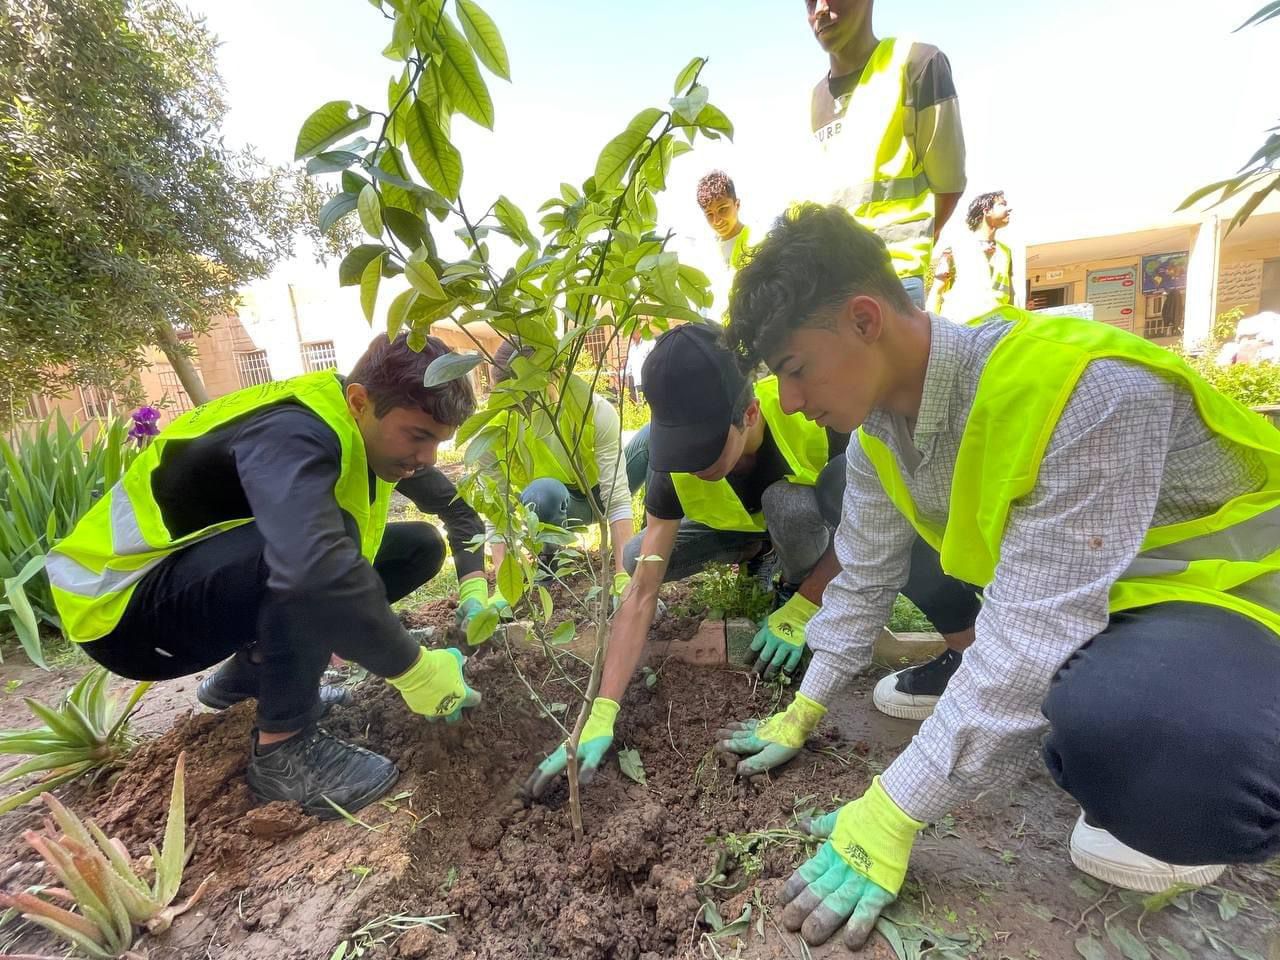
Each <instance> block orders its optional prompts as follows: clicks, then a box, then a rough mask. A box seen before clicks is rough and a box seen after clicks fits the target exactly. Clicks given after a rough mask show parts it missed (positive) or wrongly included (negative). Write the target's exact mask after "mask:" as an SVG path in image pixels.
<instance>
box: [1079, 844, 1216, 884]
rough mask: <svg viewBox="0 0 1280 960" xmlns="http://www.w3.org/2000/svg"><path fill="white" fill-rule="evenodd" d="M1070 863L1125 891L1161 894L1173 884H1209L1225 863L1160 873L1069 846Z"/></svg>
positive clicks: (1181, 868) (1172, 869) (1173, 868)
mask: <svg viewBox="0 0 1280 960" xmlns="http://www.w3.org/2000/svg"><path fill="white" fill-rule="evenodd" d="M1071 862H1072V863H1074V864H1075V865H1076V866H1077V867H1078V868H1079V869H1080V870H1081V871H1083V872H1084V873H1087V874H1088V875H1089V876H1091V877H1094V878H1096V879H1098V880H1101V881H1103V882H1104V883H1110V884H1112V885H1114V886H1117V887H1123V888H1125V889H1126V890H1137V891H1139V892H1140V893H1161V892H1163V891H1165V890H1168V889H1169V888H1170V887H1172V886H1173V885H1174V884H1178V883H1190V884H1194V885H1195V886H1197V887H1204V886H1208V885H1209V884H1211V883H1213V882H1214V881H1215V880H1217V879H1218V878H1219V877H1220V876H1222V873H1223V871H1224V870H1226V867H1225V866H1219V865H1215V864H1209V865H1208V866H1203V867H1173V866H1171V867H1170V868H1169V870H1168V871H1166V872H1161V873H1159V874H1153V873H1148V872H1146V871H1141V870H1130V869H1127V868H1125V867H1122V866H1120V865H1118V864H1115V863H1112V862H1111V861H1110V860H1100V859H1098V858H1097V857H1095V856H1092V855H1091V854H1088V853H1085V852H1084V851H1083V850H1077V849H1076V848H1075V847H1072V848H1071Z"/></svg>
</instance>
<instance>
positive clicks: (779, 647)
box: [751, 593, 818, 678]
mask: <svg viewBox="0 0 1280 960" xmlns="http://www.w3.org/2000/svg"><path fill="white" fill-rule="evenodd" d="M817 612H818V607H817V605H816V604H814V603H812V602H811V601H809V600H806V599H805V598H804V597H802V596H801V595H800V594H799V593H796V594H794V595H793V596H792V597H791V599H790V600H788V601H787V602H786V603H784V604H783V605H782V606H780V607H779V608H778V609H777V610H775V611H773V613H771V614H769V619H768V620H766V621H765V622H764V625H763V626H761V627H760V632H759V633H757V634H756V636H755V639H754V640H752V641H751V652H752V653H754V654H756V655H757V656H756V659H755V663H753V664H752V666H751V669H753V670H754V671H755V672H756V673H763V674H764V675H765V677H766V678H768V677H772V676H773V675H774V674H775V673H777V672H778V671H779V670H781V671H782V672H783V673H794V672H795V669H796V667H797V666H799V665H800V656H801V654H803V653H804V628H805V627H806V626H807V625H808V623H809V621H810V620H812V619H813V615H814V614H815V613H817Z"/></svg>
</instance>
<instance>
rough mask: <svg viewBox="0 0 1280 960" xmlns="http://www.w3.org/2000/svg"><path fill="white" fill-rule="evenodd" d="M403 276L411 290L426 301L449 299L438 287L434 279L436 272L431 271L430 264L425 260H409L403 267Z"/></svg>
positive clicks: (436, 280)
mask: <svg viewBox="0 0 1280 960" xmlns="http://www.w3.org/2000/svg"><path fill="white" fill-rule="evenodd" d="M404 275H405V279H407V280H408V281H409V283H410V284H411V285H412V287H413V289H415V290H417V291H418V292H419V293H420V294H422V295H423V296H424V297H426V298H427V299H429V300H448V299H449V297H448V294H446V293H445V292H444V287H442V286H440V281H439V280H438V279H437V278H436V272H435V271H434V270H432V269H431V264H429V263H427V262H426V261H425V260H422V259H416V258H410V260H409V262H408V263H406V264H405V265H404Z"/></svg>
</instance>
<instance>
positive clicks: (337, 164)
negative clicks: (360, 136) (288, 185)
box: [307, 150, 360, 177]
mask: <svg viewBox="0 0 1280 960" xmlns="http://www.w3.org/2000/svg"><path fill="white" fill-rule="evenodd" d="M359 162H360V155H359V154H358V153H352V152H351V151H349V150H332V151H330V152H328V153H318V154H316V155H315V156H314V157H312V158H311V159H310V160H308V161H307V173H309V174H311V175H312V176H313V177H314V176H316V175H318V174H322V173H341V172H342V171H343V170H345V169H347V167H349V166H351V165H352V164H355V163H359Z"/></svg>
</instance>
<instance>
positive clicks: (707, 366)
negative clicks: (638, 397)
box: [641, 323, 748, 473]
mask: <svg viewBox="0 0 1280 960" xmlns="http://www.w3.org/2000/svg"><path fill="white" fill-rule="evenodd" d="M641 380H642V381H643V383H644V395H645V399H646V400H648V401H649V409H650V411H651V413H652V417H651V419H650V421H649V466H650V467H651V468H652V469H654V470H657V471H658V472H660V473H697V472H698V471H700V470H705V469H707V467H709V466H711V465H712V464H713V463H715V462H716V460H718V459H719V458H720V453H721V451H723V450H724V442H725V439H726V438H727V437H728V436H729V427H730V426H732V425H733V405H734V402H735V401H736V400H737V399H738V398H739V397H740V396H741V395H742V392H743V390H745V389H746V387H747V383H748V381H747V378H746V377H745V376H743V374H742V372H741V371H740V370H739V369H738V365H737V363H736V362H735V361H734V357H733V354H731V353H730V352H729V351H728V350H727V349H726V348H725V347H724V346H722V345H721V343H720V337H719V330H717V329H715V328H712V327H711V326H709V325H707V324H702V323H688V324H684V325H682V326H679V327H676V328H675V329H674V330H668V331H667V332H666V333H664V334H663V335H662V336H661V337H659V338H658V340H657V342H656V343H655V344H654V345H653V352H652V353H650V354H649V357H648V359H647V360H645V362H644V368H643V370H642V371H641Z"/></svg>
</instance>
